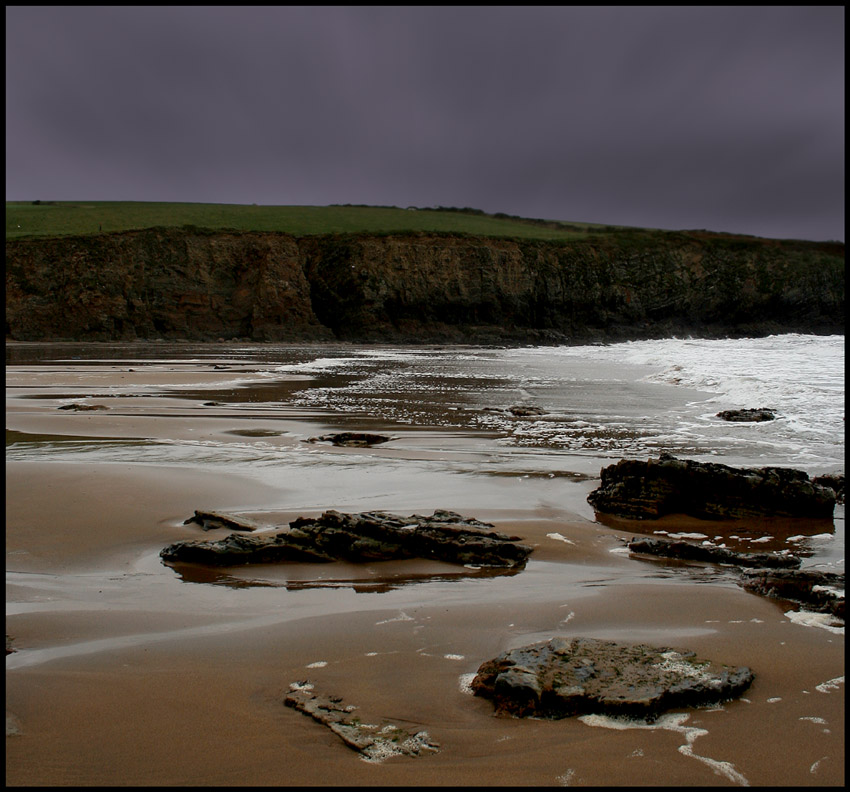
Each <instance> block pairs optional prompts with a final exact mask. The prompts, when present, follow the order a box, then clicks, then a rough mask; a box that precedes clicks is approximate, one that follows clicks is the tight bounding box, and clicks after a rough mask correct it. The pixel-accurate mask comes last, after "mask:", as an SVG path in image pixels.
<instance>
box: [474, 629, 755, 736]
mask: <svg viewBox="0 0 850 792" xmlns="http://www.w3.org/2000/svg"><path fill="white" fill-rule="evenodd" d="M752 681H753V673H752V671H750V669H749V668H744V667H740V668H731V667H729V666H725V665H715V664H713V663H711V662H708V661H705V660H699V659H697V658H696V657H695V655H694V654H693V653H692V652H679V651H676V650H673V649H669V648H654V647H650V646H646V645H643V644H622V643H615V642H613V641H600V640H596V639H592V638H553V639H551V640H550V641H546V642H543V643H538V644H532V645H531V646H524V647H522V648H519V649H512V650H510V651H508V652H505V653H503V654H501V655H499V656H498V657H496V658H495V659H493V660H488V661H487V662H485V663H483V664H482V665H481V667H480V668H479V669H478V673H477V675H476V676H475V678H474V679H473V681H472V690H473V692H474V693H475V695H477V696H483V697H485V698H488V699H491V700H492V701H493V703H494V705H495V707H496V711H497V712H498V713H500V714H506V715H513V716H515V717H529V716H533V717H540V718H555V719H557V718H565V717H570V716H572V715H585V714H599V715H613V716H627V717H633V718H642V719H644V720H647V721H652V720H654V719H656V718H657V717H658V715H659V714H660V713H662V712H664V711H665V710H668V709H671V708H674V707H693V706H701V705H705V704H712V703H716V702H719V701H723V700H725V699H730V698H733V697H735V696H738V695H740V694H741V693H743V692H744V691H745V690H746V689H747V688H748V687H749V686H750V684H751V683H752Z"/></svg>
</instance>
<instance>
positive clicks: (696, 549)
mask: <svg viewBox="0 0 850 792" xmlns="http://www.w3.org/2000/svg"><path fill="white" fill-rule="evenodd" d="M628 548H629V550H630V551H631V552H633V553H645V554H647V555H654V556H661V557H662V558H676V559H681V560H682V561H702V562H707V563H711V564H734V565H735V566H740V567H773V568H778V569H796V568H797V567H799V566H800V564H801V563H802V561H801V560H800V559H799V558H798V557H797V556H793V555H779V554H778V553H736V552H735V551H733V550H727V549H726V548H725V547H714V546H712V545H701V544H699V545H698V544H692V543H691V542H683V541H681V540H674V539H650V538H644V537H640V538H637V537H636V538H634V539H632V540H631V541H630V542H629V543H628Z"/></svg>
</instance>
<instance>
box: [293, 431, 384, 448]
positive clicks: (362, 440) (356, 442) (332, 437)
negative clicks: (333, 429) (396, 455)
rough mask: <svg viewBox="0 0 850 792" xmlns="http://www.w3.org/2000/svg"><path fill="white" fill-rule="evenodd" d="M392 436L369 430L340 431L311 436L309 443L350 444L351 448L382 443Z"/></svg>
mask: <svg viewBox="0 0 850 792" xmlns="http://www.w3.org/2000/svg"><path fill="white" fill-rule="evenodd" d="M392 439H393V438H392V437H387V436H386V435H379V434H369V433H368V432H339V433H338V434H326V435H320V436H319V437H311V438H309V440H307V442H308V443H319V442H325V443H333V444H334V445H335V446H348V447H351V448H367V447H369V446H373V445H380V444H381V443H387V442H389V441H390V440H392Z"/></svg>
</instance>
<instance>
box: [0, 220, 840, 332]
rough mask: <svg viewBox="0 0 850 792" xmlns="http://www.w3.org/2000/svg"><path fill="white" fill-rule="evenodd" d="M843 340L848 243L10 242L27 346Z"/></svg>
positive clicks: (699, 238)
mask: <svg viewBox="0 0 850 792" xmlns="http://www.w3.org/2000/svg"><path fill="white" fill-rule="evenodd" d="M777 332H811V333H843V332H844V245H843V243H835V242H831V243H828V242H824V243H816V242H801V241H784V240H767V239H759V238H756V237H736V236H730V235H723V234H711V233H709V232H681V233H678V232H638V231H635V232H630V233H609V234H600V235H598V236H596V235H588V236H586V237H584V238H581V239H578V240H576V241H537V240H521V239H500V238H491V237H473V236H467V235H451V234H435V233H410V234H347V235H326V236H301V237H296V236H291V235H288V234H283V233H266V232H238V231H233V232H227V231H206V230H204V229H199V228H190V227H184V228H180V229H175V228H171V229H165V228H152V229H146V230H140V231H126V232H121V233H113V234H98V235H89V236H75V237H50V238H23V239H17V240H7V242H6V336H7V338H8V339H11V340H20V341H48V340H53V341H58V340H78V341H112V340H115V341H119V340H120V341H127V340H133V339H157V338H161V339H169V340H177V339H186V340H194V341H205V340H206V341H215V340H218V339H226V340H229V339H231V338H239V339H249V340H253V341H322V340H328V341H330V340H350V341H367V342H369V341H373V342H389V343H392V342H398V343H414V342H420V341H421V342H443V343H502V342H532V343H568V342H570V341H592V340H612V341H613V340H624V339H630V338H648V337H662V336H668V335H676V334H692V335H697V336H705V337H712V336H723V335H765V334H769V333H777Z"/></svg>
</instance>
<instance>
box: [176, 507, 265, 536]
mask: <svg viewBox="0 0 850 792" xmlns="http://www.w3.org/2000/svg"><path fill="white" fill-rule="evenodd" d="M191 523H197V524H198V525H200V526H201V528H203V529H204V530H205V531H212V530H215V529H218V528H224V529H226V530H228V531H256V530H257V525H256V524H255V523H253V522H251V521H250V520H245V519H244V518H242V517H234V516H233V515H232V514H224V513H223V512H215V511H198V510H197V509H195V513H194V514H193V515H192V516H191V517H189V519H188V520H183V525H190V524H191Z"/></svg>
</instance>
